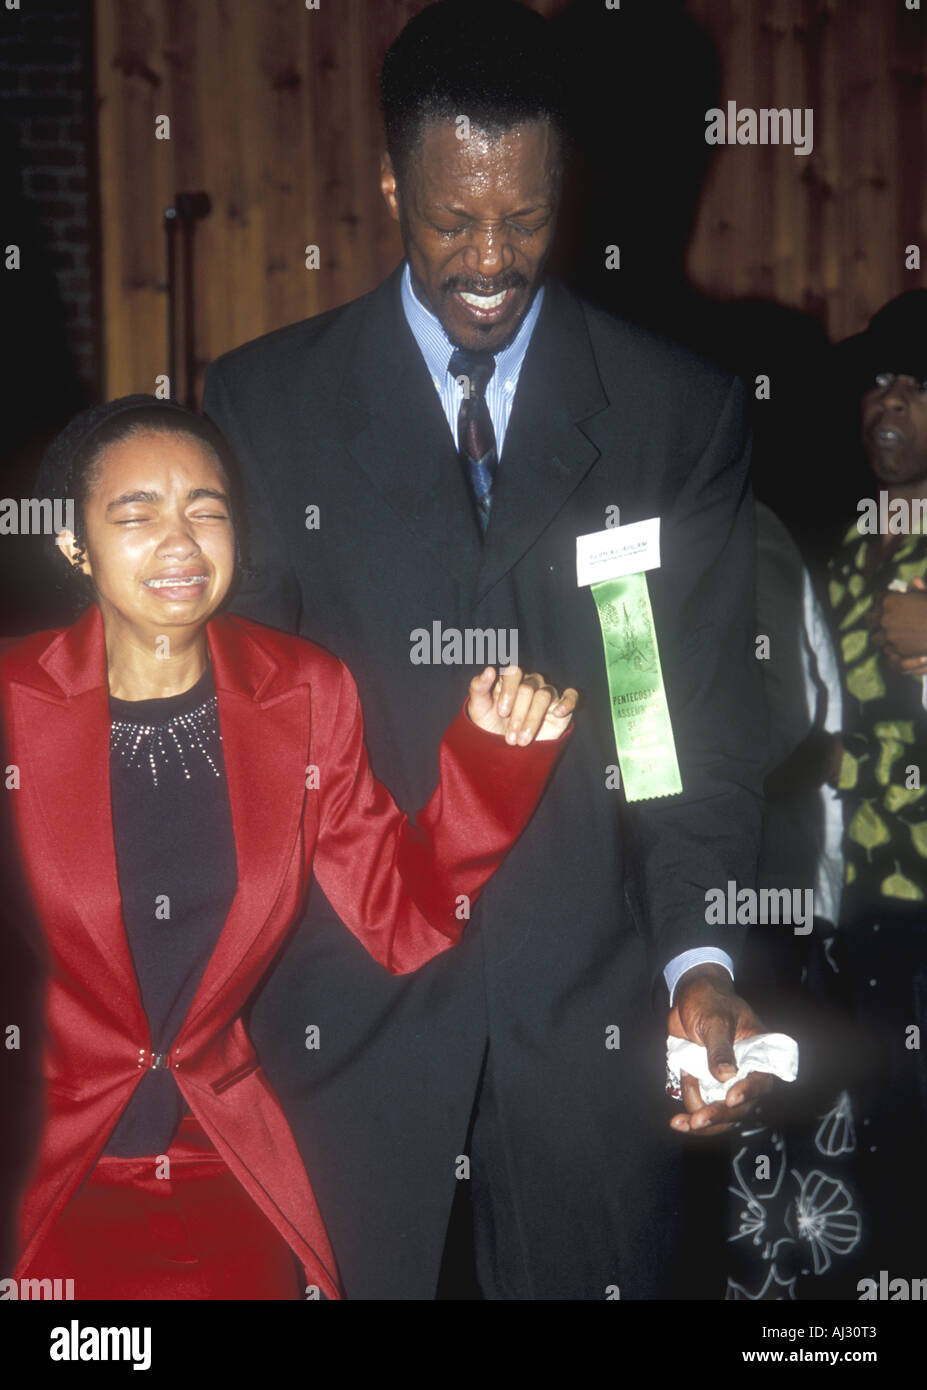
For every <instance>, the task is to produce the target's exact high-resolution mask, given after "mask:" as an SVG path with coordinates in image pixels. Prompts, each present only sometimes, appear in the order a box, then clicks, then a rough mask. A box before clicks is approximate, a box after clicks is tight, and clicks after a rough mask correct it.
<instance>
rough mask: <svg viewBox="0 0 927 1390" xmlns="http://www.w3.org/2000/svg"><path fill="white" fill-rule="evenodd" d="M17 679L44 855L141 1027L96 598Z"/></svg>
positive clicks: (26, 773) (17, 712)
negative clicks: (116, 829) (119, 862)
mask: <svg viewBox="0 0 927 1390" xmlns="http://www.w3.org/2000/svg"><path fill="white" fill-rule="evenodd" d="M23 677H24V679H23V682H22V684H19V683H17V685H16V686H15V687H14V690H13V691H12V693H11V697H10V698H11V699H12V701H13V703H14V725H15V724H20V725H21V727H22V728H24V729H26V730H28V735H27V743H26V745H25V747H26V755H25V756H26V759H27V761H26V765H25V766H24V767H23V769H22V772H23V777H24V779H25V778H27V777H28V778H31V779H32V780H33V784H34V791H35V797H36V801H37V804H38V808H39V814H40V816H41V819H42V822H43V825H42V829H41V831H39V833H42V832H44V834H45V835H46V836H47V842H46V844H45V845H44V847H43V848H44V852H45V853H47V854H48V855H49V856H50V857H52V858H53V859H54V860H56V861H57V863H58V864H59V866H60V868H61V870H62V873H63V875H64V877H65V879H66V881H67V883H68V884H69V886H70V891H71V894H72V901H73V903H74V906H75V908H76V909H77V912H78V913H79V915H80V917H81V920H82V921H83V923H84V926H85V927H86V930H87V933H88V935H89V936H90V937H91V938H92V939H93V940H94V941H95V942H96V944H97V946H98V947H99V949H100V951H101V953H102V955H103V958H104V959H105V960H106V961H107V962H108V964H109V967H110V969H111V970H112V972H113V975H114V976H115V984H116V986H117V987H118V988H119V989H120V990H121V991H122V993H123V995H124V997H125V998H126V999H127V1000H129V1001H130V1003H131V1006H132V1008H133V1010H134V1011H136V1017H135V1019H134V1020H133V1030H138V1029H140V1030H141V1031H142V1034H144V1032H145V1031H146V1030H145V1024H144V1013H143V1012H142V1005H141V999H140V997H139V993H138V985H137V982H136V978H135V970H134V967H133V965H132V958H131V955H130V953H129V946H128V941H127V939H126V934H125V927H124V925H123V921H122V900H121V897H120V893H119V880H118V876H117V872H116V853H115V848H114V845H113V830H112V804H111V799H110V780H109V740H110V715H109V702H108V690H107V683H106V650H105V646H104V641H103V621H102V618H101V617H100V610H99V609H98V608H97V607H96V605H95V604H94V605H93V607H92V608H91V609H90V610H88V612H87V613H85V614H84V615H83V617H82V618H81V619H80V620H79V621H78V622H77V623H76V624H75V625H74V626H73V627H71V628H68V629H66V630H65V631H64V632H62V633H59V634H58V636H57V637H56V638H55V639H54V641H53V642H52V643H51V644H50V646H49V647H47V648H46V649H45V651H44V652H43V654H42V655H41V657H40V658H39V662H38V669H37V670H36V671H34V674H33V672H31V671H24V672H23ZM30 677H31V678H30ZM40 843H41V841H40Z"/></svg>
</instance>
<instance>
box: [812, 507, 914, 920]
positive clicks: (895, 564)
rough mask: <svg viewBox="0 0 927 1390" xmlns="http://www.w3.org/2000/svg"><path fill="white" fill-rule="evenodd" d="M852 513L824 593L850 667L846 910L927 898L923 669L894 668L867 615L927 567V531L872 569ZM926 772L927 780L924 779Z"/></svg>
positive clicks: (846, 671) (844, 775)
mask: <svg viewBox="0 0 927 1390" xmlns="http://www.w3.org/2000/svg"><path fill="white" fill-rule="evenodd" d="M874 539H876V538H873V537H868V536H860V534H859V532H858V531H857V529H856V524H855V523H854V524H853V525H852V526H851V527H850V529H849V530H848V531H847V533H846V535H845V536H844V539H843V542H842V544H841V546H840V548H839V550H838V551H837V554H836V555H835V556H834V558H833V560H832V561H831V566H830V579H829V585H828V598H829V600H830V605H831V610H832V614H833V623H834V630H835V632H836V634H837V637H838V640H839V643H840V654H841V660H842V666H843V675H844V717H843V728H844V749H845V751H844V757H843V764H842V767H841V769H840V782H839V789H840V791H841V792H842V794H843V796H844V799H845V813H846V821H845V823H846V845H845V850H846V860H847V868H846V884H847V888H846V893H845V897H844V905H845V911H846V913H850V912H852V911H853V910H854V909H855V908H857V907H862V906H864V905H865V906H872V905H873V904H875V903H878V902H879V901H880V900H885V899H889V900H891V901H893V902H895V903H898V902H899V901H901V902H921V901H927V781H924V779H922V777H921V770H922V769H924V771H925V774H927V715H925V711H924V707H923V704H922V694H923V680H922V677H920V676H910V675H903V674H901V673H899V672H896V671H892V670H891V668H890V667H889V665H888V663H887V662H886V661H885V659H884V657H883V655H882V653H881V652H880V651H879V649H878V648H877V647H875V646H873V644H872V641H871V638H870V632H869V628H868V627H867V626H866V625H865V621H864V620H865V615H866V614H867V613H868V612H869V611H870V610H871V608H872V604H873V601H874V599H875V597H876V595H877V594H879V593H881V592H883V591H884V590H886V589H887V588H888V587H889V585H890V584H891V583H892V582H893V581H895V582H900V583H901V584H906V583H907V582H908V581H909V580H911V579H913V578H914V577H915V576H916V577H918V578H924V576H925V575H927V536H924V535H921V534H919V533H917V534H912V535H908V536H904V537H903V538H902V540H901V543H900V544H899V545H898V547H897V548H896V549H895V550H894V551H893V552H892V553H891V555H890V556H889V557H888V558H887V559H886V560H885V561H884V562H883V563H882V564H881V565H880V566H879V567H878V568H877V569H876V570H874V571H873V573H872V574H871V575H869V576H866V575H865V574H864V566H865V563H866V555H867V552H868V548H869V546H870V545H872V544H873V540H874ZM922 782H923V785H922Z"/></svg>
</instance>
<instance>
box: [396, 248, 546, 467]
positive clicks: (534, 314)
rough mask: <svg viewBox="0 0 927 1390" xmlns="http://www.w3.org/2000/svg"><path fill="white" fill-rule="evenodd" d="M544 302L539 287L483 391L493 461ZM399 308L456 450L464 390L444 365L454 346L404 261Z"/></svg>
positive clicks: (501, 444)
mask: <svg viewBox="0 0 927 1390" xmlns="http://www.w3.org/2000/svg"><path fill="white" fill-rule="evenodd" d="M543 299H544V289H543V286H542V287H541V289H539V290H538V292H537V294H536V295H535V296H534V299H533V300H532V303H531V308H530V309H529V310H528V312H527V314H525V317H524V318H523V319H522V322H521V327H520V328H519V330H518V332H517V333H516V335H515V337H514V339H513V340H512V342H511V343H509V345H508V347H507V348H503V350H502V352H497V353H496V354H495V357H496V370H495V371H494V372H493V374H492V377H491V379H490V381H489V385H488V386H487V387H486V404H487V405H488V406H489V417H490V419H491V420H492V427H493V429H494V430H495V433H496V457H497V458H498V459H499V460H500V461H501V459H502V446H503V444H504V443H505V433H506V430H507V429H508V425H509V416H510V415H511V413H512V405H513V403H514V401H515V388H516V387H517V385H518V378H519V375H520V373H521V364H522V363H523V362H524V360H525V353H526V352H527V351H528V344H529V342H530V341H531V334H532V333H533V332H534V325H535V324H536V323H537V319H538V314H539V313H540V312H541V304H542V302H543ZM402 307H403V310H404V311H405V316H406V320H407V322H408V325H409V327H410V328H411V329H412V332H413V334H414V336H415V341H416V342H417V343H418V345H419V348H420V349H421V353H422V356H423V357H424V359H425V366H426V367H427V368H428V372H429V375H430V376H431V379H432V381H433V382H434V386H435V390H436V391H437V393H438V397H439V399H440V401H441V407H442V409H443V411H444V414H445V415H446V416H447V423H448V425H449V426H450V430H451V437H452V438H453V440H454V444H455V445H457V447H459V444H458V440H457V417H458V415H459V414H460V402H461V401H462V400H463V388H462V387H461V385H460V383H459V382H458V381H457V380H455V378H454V377H452V376H451V374H450V372H449V371H448V369H447V364H448V363H449V362H450V360H451V354H452V353H453V351H454V344H453V343H452V342H451V340H450V338H449V337H448V336H447V334H446V333H445V331H444V329H443V328H442V326H441V321H440V319H437V318H436V317H435V315H434V314H433V313H432V312H431V310H430V309H426V308H425V305H424V304H423V303H422V301H421V300H420V299H419V297H418V295H417V294H416V293H415V291H414V290H413V288H412V275H411V272H410V271H409V262H408V261H406V263H405V267H404V269H403V272H402Z"/></svg>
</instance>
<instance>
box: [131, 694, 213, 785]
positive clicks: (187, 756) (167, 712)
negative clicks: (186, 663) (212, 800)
mask: <svg viewBox="0 0 927 1390" xmlns="http://www.w3.org/2000/svg"><path fill="white" fill-rule="evenodd" d="M206 691H212V680H211V676H210V673H209V671H208V670H207V671H205V672H204V673H203V675H202V676H201V677H200V679H199V680H198V681H197V683H196V686H194V687H192V688H191V689H190V690H188V691H184V693H183V694H182V695H177V696H169V697H167V698H165V699H161V700H145V701H140V702H138V703H139V704H140V706H141V708H140V710H139V713H140V714H141V713H142V711H144V716H147V717H143V718H141V719H126V718H116V717H114V718H113V719H112V721H111V724H110V751H111V752H112V753H115V754H118V755H119V757H120V758H121V759H122V762H123V763H124V765H125V766H126V767H141V766H143V765H145V764H147V766H148V768H149V770H150V772H151V777H152V781H153V783H154V785H155V786H157V785H158V773H159V772H163V771H164V770H165V769H166V768H167V766H168V765H169V764H170V763H171V762H176V761H179V763H180V766H181V768H182V770H183V775H184V778H185V779H186V780H187V781H188V782H189V781H190V780H191V772H190V765H191V763H192V764H193V765H194V766H196V764H197V763H201V762H202V761H205V762H207V763H208V764H209V767H210V768H211V770H212V773H213V776H215V777H221V776H222V773H221V770H220V768H219V767H218V765H217V761H216V756H217V755H218V749H219V744H220V743H221V741H222V734H221V732H220V730H219V711H218V702H217V700H216V695H215V692H214V691H213V692H212V693H210V694H208V695H207V696H206V698H205V699H201V700H199V701H198V702H197V701H196V696H197V695H203V694H205V693H206ZM191 697H192V698H193V700H194V704H193V708H184V705H189V703H190V700H191ZM133 703H135V702H132V701H127V700H116V699H113V698H111V699H110V710H111V713H112V714H113V715H114V716H115V715H125V714H128V713H130V712H131V711H132V705H133ZM178 706H180V708H178ZM214 755H216V756H214Z"/></svg>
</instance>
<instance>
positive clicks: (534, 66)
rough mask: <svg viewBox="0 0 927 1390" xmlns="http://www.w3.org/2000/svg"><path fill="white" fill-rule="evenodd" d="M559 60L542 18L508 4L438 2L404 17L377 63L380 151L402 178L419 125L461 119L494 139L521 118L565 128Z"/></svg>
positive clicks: (501, 0) (497, 0) (508, 0)
mask: <svg viewBox="0 0 927 1390" xmlns="http://www.w3.org/2000/svg"><path fill="white" fill-rule="evenodd" d="M564 91H565V85H564V82H563V77H562V60H558V56H557V54H556V52H555V49H554V44H553V39H552V36H551V29H550V26H549V24H548V23H547V21H546V20H545V19H543V18H542V17H541V15H539V14H537V13H535V11H533V10H528V9H526V8H525V7H524V5H519V4H515V3H514V0H439V3H438V4H435V5H429V6H428V7H427V9H424V10H422V11H421V13H420V14H418V15H416V16H415V18H414V19H411V20H410V21H409V23H408V24H407V25H406V27H405V28H404V29H403V30H402V32H401V33H400V35H399V37H398V38H397V39H396V40H395V42H394V43H393V45H392V47H391V48H390V49H389V51H388V53H387V54H386V57H385V59H384V60H383V71H382V74H381V77H380V99H381V105H382V109H383V121H384V125H385V127H386V147H387V150H388V151H389V156H390V159H391V161H392V165H393V169H394V171H395V173H396V177H397V179H399V180H400V181H401V180H402V179H403V178H404V177H405V175H406V173H407V172H408V169H409V164H410V160H411V159H412V157H413V156H414V154H415V150H416V147H417V145H418V142H419V140H420V138H421V134H422V128H423V126H424V124H425V122H426V121H429V120H441V121H454V120H456V118H457V117H458V116H466V117H467V118H468V119H469V121H470V124H471V126H472V127H473V128H475V129H477V130H483V131H486V132H487V133H488V134H495V133H497V132H501V131H504V130H511V128H512V127H513V126H515V125H519V124H521V123H522V122H523V121H532V120H548V121H550V123H551V125H552V126H553V127H554V129H555V130H557V131H558V133H561V134H562V133H563V131H564V129H565V125H566V105H565V97H564Z"/></svg>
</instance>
